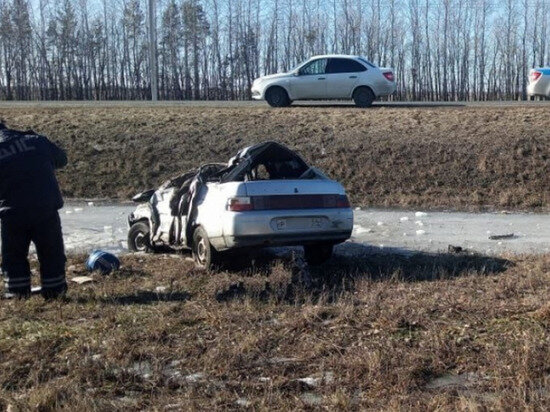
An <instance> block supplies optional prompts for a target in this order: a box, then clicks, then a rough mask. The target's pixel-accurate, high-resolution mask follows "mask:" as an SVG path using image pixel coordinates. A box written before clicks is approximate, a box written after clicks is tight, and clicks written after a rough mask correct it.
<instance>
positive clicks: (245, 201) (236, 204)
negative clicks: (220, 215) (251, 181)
mask: <svg viewBox="0 0 550 412" xmlns="http://www.w3.org/2000/svg"><path fill="white" fill-rule="evenodd" d="M253 209H254V205H253V204H252V200H251V199H250V198H249V197H244V196H243V197H231V198H229V199H228V200H227V210H230V211H231V212H245V211H247V210H253Z"/></svg>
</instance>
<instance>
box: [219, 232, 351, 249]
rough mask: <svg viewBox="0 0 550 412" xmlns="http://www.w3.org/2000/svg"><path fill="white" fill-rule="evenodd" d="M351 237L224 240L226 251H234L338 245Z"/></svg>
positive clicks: (328, 234) (317, 235) (279, 236)
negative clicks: (241, 249) (253, 248)
mask: <svg viewBox="0 0 550 412" xmlns="http://www.w3.org/2000/svg"><path fill="white" fill-rule="evenodd" d="M350 237H351V231H334V232H323V233H309V234H304V233H298V234H275V235H252V236H250V235H248V236H225V237H224V240H225V249H233V248H246V247H269V246H298V245H310V244H315V243H331V244H337V243H342V242H345V241H346V240H347V239H349V238H350Z"/></svg>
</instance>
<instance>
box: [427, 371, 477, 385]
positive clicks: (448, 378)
mask: <svg viewBox="0 0 550 412" xmlns="http://www.w3.org/2000/svg"><path fill="white" fill-rule="evenodd" d="M478 380H479V376H478V375H476V374H475V373H461V374H459V375H452V374H447V375H443V376H440V377H439V378H435V379H433V380H432V381H430V382H428V384H427V385H426V388H428V389H444V388H450V387H466V386H470V385H472V384H474V383H476V381H478Z"/></svg>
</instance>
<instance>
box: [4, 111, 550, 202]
mask: <svg viewBox="0 0 550 412" xmlns="http://www.w3.org/2000/svg"><path fill="white" fill-rule="evenodd" d="M0 117H2V118H4V119H5V120H6V121H7V122H8V124H9V125H10V126H14V127H19V128H33V129H34V130H36V131H37V132H40V133H44V134H46V135H48V136H50V137H51V138H52V139H54V140H56V141H58V142H59V143H60V144H61V145H63V146H64V147H65V148H66V149H67V151H68V153H69V157H70V164H69V166H68V167H67V168H66V169H65V170H64V171H62V172H60V174H59V178H60V181H61V184H62V186H63V191H64V193H65V195H66V196H68V197H105V198H119V199H126V198H128V197H129V196H131V195H132V194H134V193H135V192H137V191H141V190H142V189H146V188H150V187H154V186H156V185H158V184H159V183H160V182H162V181H163V180H165V179H166V178H168V177H170V176H172V175H175V174H177V173H179V172H180V171H183V170H186V169H189V168H191V167H194V166H196V165H198V164H200V163H203V162H212V161H216V162H219V161H226V160H227V159H228V158H229V157H230V156H231V155H233V154H234V153H235V151H236V149H238V148H240V147H243V146H246V145H249V144H252V143H257V142H260V141H264V140H277V141H280V142H283V143H285V144H287V145H289V146H290V147H292V148H293V149H296V150H297V151H298V152H300V154H302V155H303V156H304V157H305V158H306V159H307V160H308V161H309V162H311V163H312V164H313V165H315V166H318V167H320V168H321V169H323V170H325V171H326V172H327V173H328V174H329V175H330V176H331V177H333V178H334V179H337V180H339V181H341V182H342V183H343V184H344V185H345V187H346V189H347V190H348V192H349V194H350V196H351V199H352V201H353V203H354V205H355V206H386V207H387V206H391V207H422V208H451V209H458V210H479V209H496V210H500V209H516V210H539V211H540V210H550V174H549V173H548V170H550V158H549V156H550V154H549V149H550V139H549V133H550V132H549V130H550V116H548V108H546V107H483V106H481V107H444V108H406V107H405V108H400V107H379V108H373V109H371V110H359V109H356V108H353V107H291V108H288V109H282V110H273V109H270V108H267V107H227V108H223V107H175V106H174V107H170V106H166V105H165V106H161V107H143V106H142V107H124V106H112V107H108V106H107V107H106V106H100V107H97V108H96V107H73V108H70V107H50V108H43V107H42V108H41V107H34V108H32V107H14V108H5V107H2V108H0Z"/></svg>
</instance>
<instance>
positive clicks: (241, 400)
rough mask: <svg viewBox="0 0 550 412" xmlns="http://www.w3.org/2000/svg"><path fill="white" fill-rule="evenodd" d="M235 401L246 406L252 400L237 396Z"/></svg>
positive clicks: (250, 403)
mask: <svg viewBox="0 0 550 412" xmlns="http://www.w3.org/2000/svg"><path fill="white" fill-rule="evenodd" d="M235 403H236V404H237V405H239V406H242V407H244V408H248V407H249V406H250V405H252V402H250V401H249V400H248V399H245V398H239V399H237V401H236V402H235Z"/></svg>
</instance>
